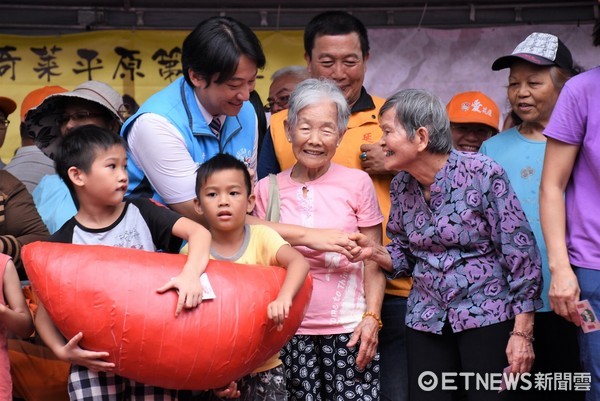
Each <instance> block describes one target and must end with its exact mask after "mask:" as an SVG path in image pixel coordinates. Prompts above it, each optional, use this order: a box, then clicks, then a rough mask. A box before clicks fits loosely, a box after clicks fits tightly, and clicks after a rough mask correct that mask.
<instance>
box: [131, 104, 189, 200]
mask: <svg viewBox="0 0 600 401" xmlns="http://www.w3.org/2000/svg"><path fill="white" fill-rule="evenodd" d="M127 142H128V144H129V149H130V155H131V156H130V157H131V159H132V160H133V162H135V164H136V165H137V166H138V167H139V168H140V169H141V170H142V171H143V172H144V174H145V175H146V177H148V180H149V181H150V184H151V185H152V187H153V188H154V189H155V190H156V192H158V194H159V195H160V196H161V197H162V198H163V199H164V200H165V202H166V203H167V204H173V203H181V202H185V201H189V200H192V199H194V198H195V197H196V194H195V189H194V188H195V185H196V170H197V168H198V163H196V162H195V161H194V160H193V159H192V156H191V155H190V152H189V151H188V148H187V146H186V143H185V140H184V139H183V136H182V135H181V133H180V132H179V130H178V129H177V128H175V126H173V124H171V123H170V122H169V121H168V120H167V119H166V118H165V117H163V116H160V115H158V114H154V113H146V114H142V115H141V116H139V117H138V118H137V119H136V120H135V121H134V122H133V125H132V127H131V130H130V131H129V134H128V136H127Z"/></svg>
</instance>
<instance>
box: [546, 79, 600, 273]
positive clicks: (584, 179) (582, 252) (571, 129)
mask: <svg viewBox="0 0 600 401" xmlns="http://www.w3.org/2000/svg"><path fill="white" fill-rule="evenodd" d="M544 134H545V135H546V136H548V137H550V138H554V139H556V140H559V141H561V142H565V143H568V144H571V145H579V154H578V155H577V159H576V160H575V164H574V165H573V172H572V174H571V179H570V180H569V182H568V184H567V189H566V192H565V207H566V212H567V249H568V250H569V260H570V261H571V263H572V264H574V265H575V266H579V267H585V268H589V269H595V270H600V207H599V203H598V199H600V67H597V68H594V69H593V70H589V71H587V72H584V73H582V74H579V75H577V76H575V77H573V78H571V79H569V80H568V81H567V83H566V84H565V87H564V88H563V90H562V91H561V92H560V96H559V97H558V101H557V102H556V106H555V107H554V111H553V112H552V116H551V117H550V122H549V123H548V126H547V127H546V129H545V130H544Z"/></svg>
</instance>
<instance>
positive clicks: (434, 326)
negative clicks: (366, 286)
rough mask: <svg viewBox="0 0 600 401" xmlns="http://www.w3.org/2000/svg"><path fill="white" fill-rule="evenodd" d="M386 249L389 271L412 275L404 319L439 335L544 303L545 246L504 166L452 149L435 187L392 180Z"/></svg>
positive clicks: (409, 180) (496, 320)
mask: <svg viewBox="0 0 600 401" xmlns="http://www.w3.org/2000/svg"><path fill="white" fill-rule="evenodd" d="M390 193H391V200H392V209H391V212H390V220H389V223H388V226H387V234H388V236H389V237H390V239H391V240H392V242H391V243H390V244H389V245H387V249H388V251H389V252H390V255H391V257H392V263H393V268H394V272H393V273H392V274H391V277H398V276H409V275H411V274H412V277H413V280H414V281H413V287H412V290H411V292H410V295H409V298H408V313H407V315H406V325H407V326H408V327H410V328H412V329H415V330H419V331H426V332H431V333H437V334H441V332H442V327H443V326H444V323H445V322H446V321H448V322H449V323H450V325H451V327H452V330H453V332H460V331H462V330H467V329H472V328H477V327H483V326H487V325H490V324H494V323H499V322H502V321H505V320H509V319H513V318H514V316H515V315H517V314H520V313H524V312H532V311H534V310H536V309H539V308H540V307H541V306H542V300H541V298H540V291H541V288H542V272H541V261H540V255H539V251H538V249H537V246H536V243H535V238H534V236H533V233H532V231H531V228H530V227H529V223H528V222H527V219H526V217H525V214H524V213H523V210H522V209H521V205H520V203H519V201H518V200H517V197H516V195H515V193H514V191H513V189H512V187H511V186H510V183H509V181H508V177H507V176H506V174H505V173H504V170H503V169H502V167H500V165H498V164H497V163H496V162H494V161H493V160H492V159H490V158H488V157H486V156H483V155H481V154H479V153H473V154H471V153H463V152H457V151H455V150H452V152H451V153H450V155H449V159H448V161H447V162H446V164H445V165H444V167H443V168H442V169H441V170H440V171H439V172H438V173H437V174H436V176H435V180H434V183H433V184H432V185H431V187H430V193H431V197H430V202H429V204H427V202H426V201H425V198H424V197H423V193H422V192H421V188H420V186H419V183H418V182H417V180H416V179H414V178H413V177H412V176H411V175H410V174H408V173H406V172H400V173H399V174H398V175H396V177H395V178H394V179H393V181H392V185H391V189H390Z"/></svg>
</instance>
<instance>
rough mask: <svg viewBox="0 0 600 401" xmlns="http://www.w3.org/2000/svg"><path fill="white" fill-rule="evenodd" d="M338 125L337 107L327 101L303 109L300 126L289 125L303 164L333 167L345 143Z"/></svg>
mask: <svg viewBox="0 0 600 401" xmlns="http://www.w3.org/2000/svg"><path fill="white" fill-rule="evenodd" d="M337 122H338V115H337V107H336V106H335V104H334V103H333V102H331V101H327V100H323V101H321V102H318V103H315V104H313V105H311V106H306V107H305V108H303V109H302V110H300V112H299V113H298V118H297V122H296V126H294V127H291V126H288V125H287V122H286V130H287V135H288V139H289V140H290V141H291V142H292V150H293V152H294V156H296V160H297V161H298V163H299V164H300V165H302V166H304V167H306V168H307V169H319V168H322V167H325V166H327V165H328V164H329V162H330V161H331V158H332V157H333V156H334V155H335V150H336V148H337V146H338V145H339V143H340V140H341V136H340V133H339V129H338V124H337Z"/></svg>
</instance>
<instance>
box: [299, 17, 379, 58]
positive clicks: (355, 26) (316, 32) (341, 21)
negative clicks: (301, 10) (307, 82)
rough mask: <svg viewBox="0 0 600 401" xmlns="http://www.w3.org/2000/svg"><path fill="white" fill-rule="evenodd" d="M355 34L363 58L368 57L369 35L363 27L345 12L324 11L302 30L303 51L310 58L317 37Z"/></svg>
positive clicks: (357, 20)
mask: <svg viewBox="0 0 600 401" xmlns="http://www.w3.org/2000/svg"><path fill="white" fill-rule="evenodd" d="M353 32H356V34H357V35H358V38H359V39H360V50H361V51H362V55H363V58H365V57H367V56H368V55H369V35H368V34H367V28H365V25H364V24H363V23H362V22H361V21H360V20H359V19H358V18H356V17H355V16H353V15H351V14H348V13H347V12H345V11H326V12H324V13H321V14H318V15H316V16H315V17H314V18H313V19H311V20H310V21H309V23H308V24H307V25H306V28H304V51H305V52H306V54H307V55H308V58H309V59H311V58H312V50H313V48H314V47H315V40H316V39H317V38H318V37H319V36H339V35H347V34H349V33H353Z"/></svg>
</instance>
